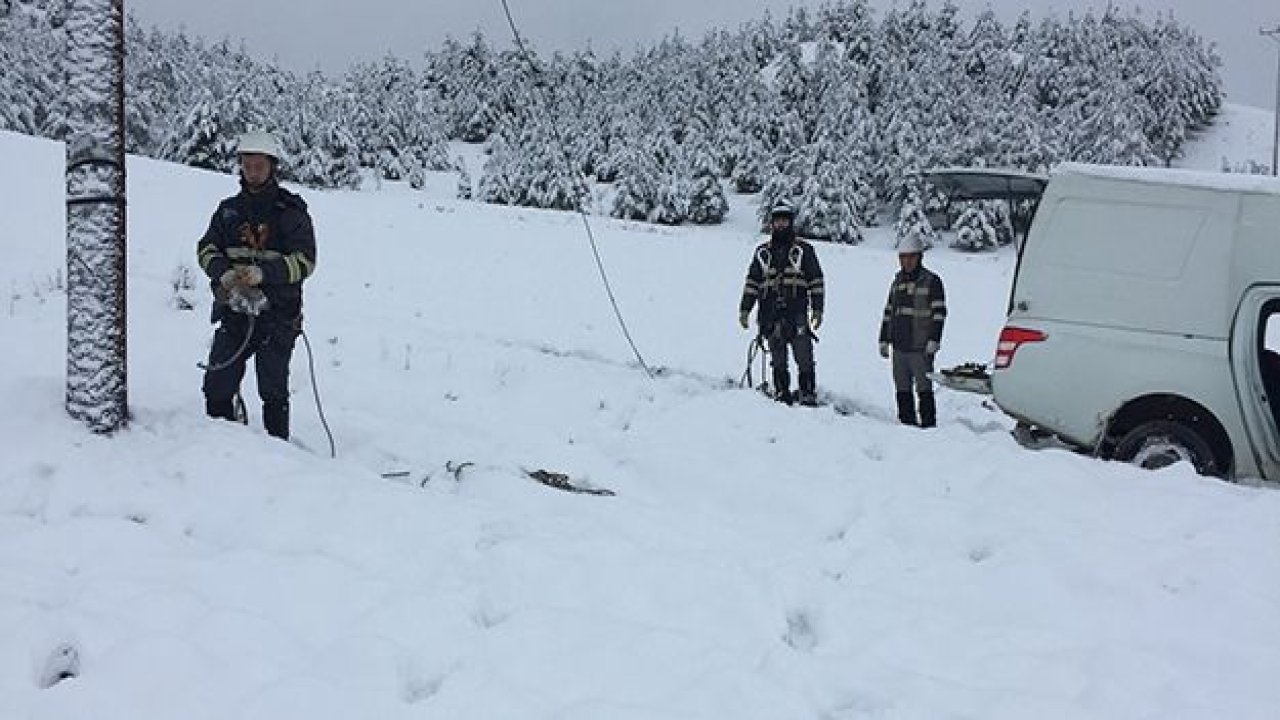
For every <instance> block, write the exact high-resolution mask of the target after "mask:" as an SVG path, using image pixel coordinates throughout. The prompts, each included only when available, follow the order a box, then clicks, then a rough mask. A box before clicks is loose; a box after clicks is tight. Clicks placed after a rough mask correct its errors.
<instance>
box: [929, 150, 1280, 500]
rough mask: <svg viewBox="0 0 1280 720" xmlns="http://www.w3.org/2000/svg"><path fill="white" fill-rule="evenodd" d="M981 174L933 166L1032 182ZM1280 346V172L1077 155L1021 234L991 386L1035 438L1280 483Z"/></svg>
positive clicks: (959, 189)
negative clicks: (1096, 160) (1102, 162)
mask: <svg viewBox="0 0 1280 720" xmlns="http://www.w3.org/2000/svg"><path fill="white" fill-rule="evenodd" d="M979 174H980V173H974V172H972V171H969V172H951V173H948V172H947V171H935V172H934V173H930V174H928V175H927V176H926V177H928V178H929V179H930V180H931V181H934V182H935V184H938V185H939V186H941V187H949V188H950V189H951V190H952V191H954V192H955V193H956V195H957V196H959V197H997V196H999V195H998V194H996V193H995V192H994V191H988V192H986V194H983V191H982V190H981V187H984V185H983V183H985V187H988V188H990V187H994V185H993V184H992V182H991V178H992V177H1006V178H1014V179H1020V180H1021V181H1022V182H1023V183H1024V184H1026V183H1029V182H1031V181H1030V180H1028V179H1027V178H1028V176H1025V175H1022V174H1018V173H1006V174H1003V175H1002V174H1000V173H991V172H990V171H987V172H986V173H981V174H985V175H986V180H984V181H981V182H979V181H978V180H976V179H975V178H977V177H978V175H979ZM1032 177H1033V176H1032ZM1010 187H1012V185H1010ZM965 188H968V189H970V190H974V189H975V188H976V189H977V190H976V191H975V192H969V193H967V194H966V193H965V192H964V189H965ZM1010 197H1026V195H1025V194H1024V195H1020V196H1019V195H1010ZM1273 318H1274V319H1273ZM1277 350H1280V180H1277V179H1275V178H1271V177H1258V176H1246V175H1229V174H1212V173H1198V172H1188V171H1180V170H1163V169H1149V168H1128V167H1110V166H1094V165H1080V164H1066V165H1063V166H1060V167H1059V168H1057V169H1056V170H1055V172H1054V173H1053V174H1052V176H1051V177H1049V178H1048V182H1047V185H1044V192H1043V195H1042V196H1041V198H1040V201H1039V206H1038V208H1037V209H1036V210H1035V215H1034V220H1033V221H1032V222H1031V226H1030V230H1029V232H1028V233H1027V236H1026V239H1025V240H1024V241H1023V243H1022V245H1021V248H1020V252H1019V259H1018V267H1017V271H1016V272H1015V275H1014V281H1013V288H1012V293H1011V296H1010V301H1009V309H1008V319H1007V321H1006V324H1005V327H1004V329H1003V331H1002V332H1001V334H1000V338H999V341H998V344H997V348H996V356H995V361H994V366H993V368H992V371H991V373H990V385H989V388H990V391H991V392H992V395H993V397H994V399H995V402H996V404H997V405H999V406H1000V408H1001V409H1002V410H1004V411H1005V412H1006V413H1008V414H1009V415H1011V416H1012V417H1014V418H1016V419H1017V420H1018V421H1020V422H1019V424H1020V430H1021V432H1022V433H1023V435H1024V437H1026V436H1028V435H1053V436H1056V437H1057V438H1059V439H1060V440H1062V441H1063V442H1065V443H1067V444H1068V445H1070V446H1073V447H1075V448H1077V449H1080V450H1084V451H1087V452H1090V453H1093V454H1095V455H1097V456H1099V457H1103V458H1112V459H1117V460H1126V461H1133V462H1136V463H1138V464H1140V465H1142V466H1144V467H1162V466H1165V465H1168V464H1170V463H1172V462H1176V461H1179V460H1185V461H1188V462H1191V463H1192V464H1193V465H1194V466H1195V467H1196V469H1197V470H1199V471H1200V472H1202V473H1204V474H1209V475H1219V476H1223V477H1238V478H1260V479H1264V480H1269V481H1280V430H1278V427H1280V376H1278V375H1280V355H1277V354H1276V351H1277ZM940 379H942V381H943V382H944V383H947V375H946V373H943V374H942V375H941V376H940ZM948 384H950V383H948Z"/></svg>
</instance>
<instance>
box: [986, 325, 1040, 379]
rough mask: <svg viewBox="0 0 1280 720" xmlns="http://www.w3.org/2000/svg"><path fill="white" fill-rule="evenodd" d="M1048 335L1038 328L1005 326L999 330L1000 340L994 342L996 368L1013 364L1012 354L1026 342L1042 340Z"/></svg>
mask: <svg viewBox="0 0 1280 720" xmlns="http://www.w3.org/2000/svg"><path fill="white" fill-rule="evenodd" d="M1048 338H1049V336H1048V335H1047V334H1045V333H1043V332H1040V331H1039V330H1029V329H1027V328H1020V327H1014V326H1012V325H1010V326H1006V327H1005V328H1004V329H1003V330H1001V331H1000V342H998V343H996V368H995V369H996V370H1000V369H1002V368H1007V367H1009V366H1010V365H1012V364H1013V354H1014V353H1016V352H1018V348H1020V347H1022V346H1023V345H1024V344H1026V343H1036V342H1044V341H1045V340H1047V339H1048Z"/></svg>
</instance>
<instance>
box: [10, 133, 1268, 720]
mask: <svg viewBox="0 0 1280 720" xmlns="http://www.w3.org/2000/svg"><path fill="white" fill-rule="evenodd" d="M1214 141H1215V140H1213V139H1212V138H1210V139H1202V140H1201V141H1200V142H1202V143H1205V144H1206V145H1207V144H1209V143H1212V142H1214ZM1264 147H1265V146H1264ZM1230 151H1231V152H1241V153H1249V152H1254V151H1255V149H1252V148H1240V147H1234V146H1233V147H1231V148H1230ZM1197 152H1198V151H1197ZM1206 152H1208V151H1206ZM1221 152H1222V151H1221V150H1218V149H1215V150H1213V151H1212V155H1213V157H1214V158H1215V159H1214V161H1213V162H1211V163H1209V165H1208V167H1209V168H1210V169H1216V168H1217V167H1218V165H1219V161H1218V160H1217V157H1218V156H1219V155H1220V154H1221ZM1262 156H1263V157H1265V150H1264V151H1263V155H1262ZM0 157H2V158H3V159H4V161H3V162H0V191H2V192H3V194H4V196H5V198H6V201H5V203H4V204H3V205H0V249H2V250H3V255H4V258H5V261H4V262H3V263H0V288H3V289H4V290H5V291H6V295H5V296H4V300H5V302H4V307H3V308H0V337H3V338H4V343H3V347H4V350H3V352H0V397H2V398H3V399H4V412H3V414H2V415H0V442H2V443H3V454H2V455H0V458H2V460H0V717H3V718H40V719H41V720H44V719H50V720H53V719H61V718H86V717H92V718H97V719H102V720H113V719H116V718H119V719H121V720H126V719H127V720H139V719H141V718H184V720H198V719H200V718H208V719H209V720H226V719H227V718H238V719H239V718H244V719H256V718H261V719H264V720H266V719H270V720H280V719H282V718H307V719H308V720H317V719H322V718H335V719H337V718H343V719H349V718H385V719H390V718H442V719H443V718H447V719H450V720H453V719H457V718H492V719H494V720H509V719H512V718H520V719H544V718H545V719H547V720H551V719H553V718H554V719H557V720H605V719H607V720H641V719H644V720H651V719H655V718H662V719H664V720H674V719H677V718H686V719H693V718H699V719H706V720H713V719H716V720H718V719H723V718H735V719H739V720H745V719H749V718H759V719H761V720H779V719H782V718H797V719H800V718H805V719H813V718H820V719H825V720H851V719H853V718H983V719H990V718H1019V719H1021V718H1031V717H1035V718H1064V719H1066V718H1072V719H1075V718H1117V719H1120V718H1124V719H1128V718H1137V717H1149V718H1157V717H1158V718H1206V719H1208V718H1214V719H1217V718H1233V719H1250V718H1253V719H1258V720H1262V719H1264V718H1274V717H1276V714H1275V713H1276V708H1277V707H1280V685H1277V684H1276V683H1275V682H1274V674H1275V668H1277V667H1280V552H1277V550H1278V549H1280V493H1276V492H1275V491H1273V490H1263V489H1257V488H1250V487H1245V486H1239V485H1231V484H1227V483H1223V482H1219V481H1215V480H1207V479H1202V478H1199V477H1197V476H1195V475H1194V474H1193V473H1192V472H1191V470H1190V469H1189V468H1187V467H1183V466H1176V467H1173V468H1170V469H1167V470H1164V471H1160V472H1142V471H1139V470H1136V469H1134V468H1132V467H1129V466H1126V465H1120V464H1115V463H1105V462H1099V461H1095V460H1091V459H1088V458H1085V457H1080V456H1077V455H1074V454H1071V453H1068V452H1064V451H1060V450H1046V451H1041V452H1031V451H1028V450H1025V449H1023V448H1020V447H1019V446H1018V445H1016V444H1015V443H1014V442H1013V440H1012V439H1011V438H1010V437H1009V435H1008V432H1007V430H1008V429H1009V426H1010V424H1009V422H1008V421H1007V420H1006V419H1005V418H1003V417H1002V416H1001V415H999V414H998V413H997V412H995V411H993V410H992V409H990V408H989V407H986V406H984V405H983V404H982V403H981V401H980V399H979V398H977V397H976V396H968V395H956V394H951V393H945V391H942V392H943V393H944V394H940V395H939V404H940V409H939V416H940V426H939V427H938V428H936V429H934V430H931V431H919V430H915V429H911V428H903V427H900V426H898V425H896V424H895V423H894V422H893V421H892V418H893V410H892V386H891V381H890V378H889V370H888V367H887V366H886V364H885V363H884V362H883V361H881V360H880V358H879V356H878V355H877V354H876V343H875V336H876V329H877V323H878V321H879V315H880V311H881V307H882V303H883V301H884V296H885V292H886V290H887V284H888V281H889V278H890V277H891V275H892V272H893V269H894V264H895V259H894V255H893V252H892V250H891V249H890V238H889V236H888V235H887V233H886V232H885V231H883V230H875V231H873V232H872V233H871V235H870V237H869V239H868V241H867V242H866V243H865V244H864V245H862V246H858V247H834V246H829V245H821V246H819V248H818V250H819V253H820V256H821V259H822V262H823V264H824V269H825V271H826V276H827V286H828V289H829V299H828V312H827V317H826V322H825V325H824V327H823V331H822V333H821V336H822V340H821V343H820V344H819V345H818V349H817V352H818V358H819V384H820V386H821V388H822V390H823V393H824V394H825V396H826V397H827V398H828V399H829V400H831V401H832V402H833V403H834V405H835V406H836V407H838V408H840V409H841V410H843V411H844V413H843V414H842V413H839V412H836V410H835V409H833V408H832V407H826V408H819V409H802V408H786V407H782V406H779V405H777V404H775V403H772V402H770V401H768V400H767V399H765V398H764V397H762V396H761V395H759V394H758V393H755V392H753V391H751V390H745V389H741V388H738V387H737V386H736V380H737V378H738V377H739V376H740V375H741V374H742V372H743V370H744V367H745V359H746V349H747V342H748V337H747V333H745V332H744V331H742V330H740V329H739V328H738V326H737V324H736V314H737V307H736V306H737V301H738V297H739V293H740V291H741V283H742V277H743V273H744V271H745V269H746V263H747V260H748V255H749V251H750V248H751V247H752V246H753V244H754V243H755V242H756V240H757V238H756V237H755V235H754V233H753V232H752V220H751V217H752V208H751V207H750V206H749V204H748V202H747V200H746V199H743V198H734V202H735V207H734V211H733V214H732V216H731V218H730V222H729V223H727V224H726V225H724V226H721V227H717V228H711V229H693V228H659V227H654V226H648V225H641V224H634V223H624V222H619V221H614V220H609V219H606V218H593V219H592V226H593V228H594V230H595V232H596V234H597V236H598V238H599V240H600V247H601V253H602V256H603V259H604V262H605V264H606V266H607V267H608V270H609V272H610V279H611V281H612V283H613V287H614V289H615V291H616V292H617V296H618V301H619V304H620V307H621V309H622V311H623V313H624V315H625V317H626V320H627V322H628V324H629V327H630V330H631V332H632V334H633V336H634V338H635V340H636V343H637V345H638V346H639V348H640V350H641V352H642V353H643V355H644V358H645V360H646V362H647V363H648V364H649V365H650V366H652V367H654V368H657V369H660V372H659V373H658V376H657V377H656V378H654V379H650V378H648V377H646V375H645V374H644V373H643V372H642V371H641V370H640V369H639V368H638V366H637V365H636V363H635V360H634V358H633V357H632V355H631V351H630V349H629V347H628V346H627V344H626V342H625V340H624V339H623V337H622V335H621V333H620V332H619V330H618V328H617V325H616V322H615V320H614V318H613V315H612V312H611V309H610V306H609V303H608V299H607V297H606V295H605V292H604V290H603V288H602V286H601V283H600V280H599V278H598V275H597V271H596V268H595V264H594V261H593V258H592V255H591V252H590V248H589V246H588V245H587V242H586V239H585V236H584V234H583V229H582V226H581V221H580V219H579V218H578V217H577V216H574V215H570V214H564V213H555V212H544V211H535V210H523V209H512V208H503V207H493V206H484V205H478V204H473V203H468V202H459V201H456V200H454V199H452V191H453V180H452V178H449V177H447V176H439V177H437V178H436V182H435V183H433V185H432V186H431V187H430V188H429V189H428V192H425V193H416V192H412V191H410V190H408V189H405V188H403V187H399V186H393V185H388V186H385V187H383V188H382V189H381V190H379V191H376V192H373V191H368V192H361V193H347V192H314V191H308V192H304V195H305V197H306V198H307V199H308V201H309V202H310V204H311V207H312V210H313V214H314V217H315V220H316V225H317V228H318V242H319V248H320V256H319V268H318V271H317V274H316V275H315V277H314V278H313V279H312V280H311V281H310V282H309V283H308V285H307V335H308V337H309V339H310V341H311V345H312V347H313V349H314V351H315V366H316V376H317V381H318V384H319V388H320V392H321V396H322V399H323V402H324V409H325V411H326V414H327V417H328V419H329V422H330V424H331V426H332V428H333V431H334V434H335V436H336V440H337V451H338V457H337V459H336V460H335V459H330V458H329V457H328V445H327V442H326V440H325V435H324V432H323V428H322V426H321V425H320V422H319V419H318V416H317V413H316V412H315V410H314V406H313V400H312V394H311V389H310V384H309V380H308V378H309V374H308V368H307V353H306V350H305V348H304V347H303V346H302V345H301V344H300V345H299V348H298V352H297V354H296V355H295V362H294V366H293V372H294V375H293V378H294V382H293V385H294V388H295V395H294V434H295V441H294V442H293V443H290V444H285V443H281V442H278V441H274V440H271V439H269V438H267V437H266V436H265V435H264V434H263V432H262V431H261V429H260V413H259V412H258V408H257V405H256V402H252V401H251V402H250V411H251V414H252V415H253V423H252V425H251V426H250V427H248V428H245V427H242V426H237V425H232V424H228V423H223V422H213V421H210V420H207V419H206V418H205V417H203V412H202V411H203V406H202V398H201V396H200V392H199V384H200V371H199V370H198V369H197V368H196V363H197V362H198V361H201V360H203V359H204V355H205V353H206V352H207V346H208V345H207V343H208V340H209V336H210V334H211V328H210V326H209V325H208V323H207V322H206V314H207V311H208V299H207V297H206V292H205V290H204V286H203V281H202V280H200V279H197V283H196V287H195V289H191V290H177V291H175V289H174V279H175V277H177V276H179V275H180V274H181V272H182V268H186V269H187V270H189V271H192V270H195V263H194V243H195V240H196V238H197V237H198V236H199V234H200V233H201V232H202V231H203V229H204V226H205V224H206V222H207V220H208V215H209V213H210V212H211V211H212V209H213V207H214V205H215V203H216V202H217V200H218V199H219V198H220V197H222V196H224V195H226V194H229V193H230V192H232V191H233V189H234V187H235V184H234V181H233V179H231V178H229V177H227V176H221V175H216V174H211V173H205V172H200V171H195V170H191V169H187V168H180V167H176V166H172V165H166V164H162V163H157V162H153V161H149V160H143V159H136V158H135V159H131V164H130V166H129V179H130V205H129V219H130V236H129V243H130V246H129V250H130V273H129V282H130V286H129V316H130V328H129V347H130V393H131V405H132V409H133V412H134V415H135V419H134V421H133V423H132V425H131V427H130V428H129V430H127V431H126V432H123V433H121V434H119V435H118V436H116V437H113V438H103V437H97V436H93V435H91V434H89V433H88V432H87V431H86V430H85V429H83V428H82V427H81V426H80V425H78V424H76V423H74V422H72V421H70V420H69V419H67V418H66V417H65V413H64V412H63V410H62V407H61V403H62V398H63V354H64V343H65V340H64V333H65V330H64V303H63V297H62V294H61V292H60V291H59V287H60V285H61V282H62V280H61V278H62V275H63V273H62V271H61V270H60V268H61V267H62V265H63V262H64V261H63V234H62V233H63V223H62V212H63V208H62V181H61V174H62V162H63V156H62V148H61V146H60V145H57V144H54V143H51V142H48V141H43V140H35V139H31V138H27V137H20V136H15V135H12V134H3V133H0ZM1192 157H1194V155H1193V156H1192ZM1012 259H1013V258H1012V256H1011V255H1010V254H1009V253H1008V252H1002V253H998V254H991V255H979V256H968V255H962V254H959V253H955V252H952V251H950V250H946V249H941V250H937V251H934V252H932V253H930V254H929V255H928V256H927V259H926V260H927V264H928V265H929V266H931V267H932V268H934V269H935V270H937V271H938V272H939V273H940V274H941V275H942V276H943V277H944V279H945V280H946V283H947V290H948V299H949V303H950V308H951V319H950V321H949V323H948V326H947V334H946V338H945V341H944V344H943V350H942V353H941V361H942V363H943V364H952V363H956V362H961V361H966V360H975V359H985V358H989V357H990V356H991V354H992V351H993V343H994V338H995V336H996V334H997V332H998V329H999V327H1000V325H1001V321H1002V316H1003V311H1004V307H1005V302H1006V298H1007V292H1008V285H1009V282H1010V278H1011V272H1012ZM196 273H197V275H198V271H196ZM176 294H181V295H182V296H183V297H185V298H187V299H188V300H190V301H193V302H194V303H195V304H196V306H197V307H196V309H195V310H194V311H183V310H180V309H178V308H177V307H176V305H177V303H175V295H176ZM756 373H757V377H758V373H759V368H758V367H757V368H756ZM246 387H247V389H248V390H249V391H248V393H247V395H248V396H249V398H250V399H251V400H253V399H254V393H253V390H252V380H249V381H247V386H246ZM464 463H469V464H465V465H464ZM459 467H461V468H462V469H461V470H458V468H459ZM539 469H545V470H549V471H555V472H561V473H565V474H567V475H568V476H569V477H570V478H572V480H573V482H575V483H577V484H578V485H580V486H583V487H591V488H605V489H608V490H611V491H613V492H614V493H616V495H614V496H611V497H609V496H595V495H586V494H569V493H565V492H561V491H559V490H555V489H551V488H549V487H546V486H543V485H540V484H538V483H535V482H534V481H533V480H531V479H529V478H528V477H527V475H526V471H534V470H539ZM64 671H65V672H64ZM62 675H72V676H73V677H67V678H65V679H61V680H60V681H59V678H60V677H61V676H62Z"/></svg>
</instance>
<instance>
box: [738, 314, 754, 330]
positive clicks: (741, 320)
mask: <svg viewBox="0 0 1280 720" xmlns="http://www.w3.org/2000/svg"><path fill="white" fill-rule="evenodd" d="M750 317H751V313H749V312H744V313H738V324H739V325H741V326H742V329H743V330H746V329H747V327H748V326H749V325H750V324H751V321H750Z"/></svg>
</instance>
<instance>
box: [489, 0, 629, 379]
mask: <svg viewBox="0 0 1280 720" xmlns="http://www.w3.org/2000/svg"><path fill="white" fill-rule="evenodd" d="M501 2H502V11H503V12H504V13H505V14H506V16H507V25H509V26H510V27H511V35H512V37H513V38H515V43H516V49H517V50H518V51H519V53H520V56H521V57H522V58H524V61H525V62H526V63H527V64H528V65H529V69H530V71H532V73H533V75H534V78H535V80H541V79H542V77H543V72H542V69H541V68H540V67H538V63H537V62H536V61H535V60H534V57H533V54H532V53H531V52H529V49H528V48H527V47H525V44H524V39H523V38H521V37H520V30H519V28H517V27H516V21H515V18H513V17H512V16H511V7H510V6H509V5H508V4H507V0H501ZM534 87H535V88H537V89H538V90H539V92H541V93H543V98H542V100H543V106H544V110H546V109H547V108H554V107H556V103H555V98H554V97H550V95H552V94H553V93H554V92H555V90H554V89H553V88H552V85H551V83H550V82H549V81H548V82H535V83H534ZM546 115H547V123H548V125H550V127H551V133H552V135H553V136H554V137H555V141H556V145H557V146H558V147H559V149H560V157H561V159H562V160H563V161H564V164H565V168H566V169H567V170H568V171H569V174H570V176H571V177H574V178H575V179H578V180H579V186H578V187H577V188H576V194H577V197H576V198H575V203H574V204H575V205H576V206H577V210H578V215H579V217H581V218H582V226H583V228H585V229H586V232H587V240H589V241H590V243H591V254H592V255H593V256H594V257H595V261H596V269H597V270H599V272H600V280H601V281H602V282H603V283H604V290H605V293H606V294H607V295H608V296H609V304H610V305H612V306H613V315H614V317H616V318H617V319H618V327H619V328H621V329H622V335H623V337H625V338H626V339H627V344H628V345H630V346H631V352H632V353H633V354H634V355H635V357H636V362H638V363H639V364H640V368H641V369H642V370H644V372H645V374H646V375H648V376H649V377H650V378H651V379H652V378H653V377H654V373H653V370H651V369H650V368H649V365H648V363H646V362H645V361H644V357H643V356H642V355H641V354H640V348H638V347H636V343H635V340H634V339H632V337H631V331H630V330H629V329H628V328H627V321H626V320H625V319H624V318H623V317H622V310H621V308H619V307H618V298H617V297H616V296H615V295H614V293H613V285H612V284H611V283H610V282H609V274H608V272H606V271H605V267H604V260H603V259H601V257H600V247H599V245H598V244H597V243H596V236H595V233H594V232H592V230H591V221H590V220H589V219H588V217H587V210H586V208H585V207H584V204H583V198H582V196H583V195H584V194H585V193H586V188H587V184H586V182H585V180H584V179H581V178H580V173H579V172H578V170H577V168H575V167H574V164H573V158H571V157H570V156H569V146H568V144H567V143H566V142H565V140H564V136H563V135H561V133H560V126H559V125H558V124H557V123H556V120H555V113H553V112H550V111H547V112H546Z"/></svg>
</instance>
